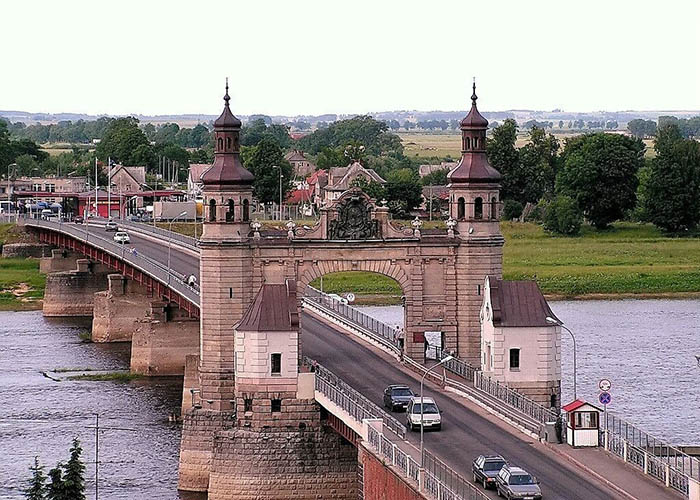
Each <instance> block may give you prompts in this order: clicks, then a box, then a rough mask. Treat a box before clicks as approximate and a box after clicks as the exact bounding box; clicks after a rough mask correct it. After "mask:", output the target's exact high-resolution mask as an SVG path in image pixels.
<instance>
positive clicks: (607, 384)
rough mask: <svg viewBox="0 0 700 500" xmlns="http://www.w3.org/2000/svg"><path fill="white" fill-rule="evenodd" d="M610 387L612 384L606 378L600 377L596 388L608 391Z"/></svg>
mask: <svg viewBox="0 0 700 500" xmlns="http://www.w3.org/2000/svg"><path fill="white" fill-rule="evenodd" d="M611 387H612V384H611V383H610V381H609V380H608V379H607V378H604V379H601V380H600V382H598V389H600V390H601V391H603V392H608V391H609V390H610V388H611Z"/></svg>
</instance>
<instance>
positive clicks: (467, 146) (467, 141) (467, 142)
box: [464, 137, 469, 150]
mask: <svg viewBox="0 0 700 500" xmlns="http://www.w3.org/2000/svg"><path fill="white" fill-rule="evenodd" d="M464 149H465V150H466V149H469V137H465V138H464Z"/></svg>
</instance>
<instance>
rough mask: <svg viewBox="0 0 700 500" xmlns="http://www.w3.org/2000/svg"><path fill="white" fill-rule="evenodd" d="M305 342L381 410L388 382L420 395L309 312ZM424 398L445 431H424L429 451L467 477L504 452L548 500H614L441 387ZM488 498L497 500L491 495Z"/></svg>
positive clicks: (406, 379)
mask: <svg viewBox="0 0 700 500" xmlns="http://www.w3.org/2000/svg"><path fill="white" fill-rule="evenodd" d="M301 338H302V351H303V353H304V355H306V356H309V357H310V358H313V359H315V360H316V361H318V362H319V363H321V364H322V365H324V366H326V367H327V368H329V369H330V370H331V371H333V372H334V373H335V374H336V375H338V376H339V377H341V378H342V379H343V380H345V382H347V383H348V384H350V385H351V386H352V387H354V388H355V389H357V390H358V391H360V392H361V393H362V394H363V395H365V397H367V398H369V399H370V400H372V401H373V402H374V403H376V404H378V405H379V406H382V394H383V391H384V388H385V387H386V386H387V385H389V384H395V383H405V384H408V385H409V386H410V387H411V388H412V389H413V390H414V392H416V393H417V392H418V391H419V388H420V379H419V378H417V377H416V376H413V375H409V374H407V373H405V372H404V371H402V370H400V369H399V368H397V367H396V366H394V364H392V363H390V362H387V359H388V356H386V357H385V356H384V355H382V354H379V353H378V352H376V351H374V350H372V349H370V348H368V347H365V346H363V345H361V344H360V343H358V342H356V341H354V340H352V339H350V338H349V337H348V336H347V335H346V334H343V333H340V332H338V331H336V330H335V329H333V328H331V327H330V326H328V325H327V324H325V323H323V322H321V321H318V320H317V319H315V318H313V317H312V316H310V315H308V314H304V315H303V318H302V337H301ZM425 395H426V397H428V396H430V397H433V398H435V401H436V402H437V404H438V406H439V407H440V409H441V410H442V412H443V415H442V417H443V423H442V430H441V431H431V432H426V433H425V436H424V442H425V447H426V449H428V450H430V451H432V452H433V453H434V454H435V455H436V456H438V457H440V458H441V459H442V460H443V461H445V462H446V463H447V464H448V465H449V466H450V467H452V468H453V469H455V470H456V471H458V472H460V473H462V474H463V475H464V477H465V478H468V479H470V478H471V462H472V460H473V459H474V458H475V457H476V456H478V455H480V454H500V455H502V456H503V457H505V459H506V460H507V461H509V462H510V463H512V464H514V465H518V466H521V467H523V468H525V469H526V470H527V471H528V472H530V473H531V474H533V475H535V476H537V478H538V479H539V480H540V481H541V485H540V486H541V488H542V494H543V497H544V498H545V499H562V500H564V499H565V500H594V499H610V498H616V496H615V495H614V494H613V493H611V492H608V491H606V490H605V489H604V487H601V486H599V485H598V484H596V483H595V482H593V481H592V480H591V478H589V477H587V476H585V475H583V474H582V473H580V472H579V471H578V470H576V469H572V468H569V467H568V466H564V465H563V464H562V462H560V461H559V460H557V459H556V458H555V457H554V456H552V455H551V453H547V452H545V451H543V450H542V449H541V448H542V445H541V444H539V443H535V442H533V441H534V440H532V439H529V438H527V437H526V436H525V435H524V434H521V435H520V436H522V437H520V436H516V435H513V434H511V433H510V432H508V431H506V430H503V429H502V428H501V427H500V426H498V425H494V423H492V422H491V421H489V420H488V419H487V418H485V417H484V416H482V415H481V414H479V413H476V412H475V411H472V410H471V409H469V408H468V407H466V406H465V405H464V404H462V403H460V402H458V401H456V400H455V399H453V396H447V395H446V393H445V392H443V391H441V390H439V389H438V388H437V386H434V385H432V384H430V385H426V390H425ZM394 416H395V417H396V418H397V419H399V420H400V421H401V422H405V417H404V415H403V414H402V413H394ZM407 437H408V438H409V440H410V441H412V442H414V443H416V444H418V443H419V433H417V432H415V433H411V432H409V433H408V435H407ZM489 496H491V497H493V498H497V496H496V495H495V493H493V492H492V491H491V492H490V495H489Z"/></svg>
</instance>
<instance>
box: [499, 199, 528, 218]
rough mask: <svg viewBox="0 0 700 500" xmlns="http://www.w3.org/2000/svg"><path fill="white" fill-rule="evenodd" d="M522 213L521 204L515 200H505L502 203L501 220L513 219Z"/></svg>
mask: <svg viewBox="0 0 700 500" xmlns="http://www.w3.org/2000/svg"><path fill="white" fill-rule="evenodd" d="M522 213H523V204H522V203H520V202H519V201H516V200H506V201H505V202H504V203H503V213H502V214H501V218H502V219H503V220H513V219H517V218H519V217H520V215H521V214H522Z"/></svg>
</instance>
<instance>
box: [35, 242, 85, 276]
mask: <svg viewBox="0 0 700 500" xmlns="http://www.w3.org/2000/svg"><path fill="white" fill-rule="evenodd" d="M77 262H78V256H77V254H75V253H74V252H71V251H69V250H63V249H60V248H58V249H57V248H54V249H53V250H51V257H42V258H41V259H40V260H39V271H40V272H42V273H44V274H49V273H56V272H60V271H72V270H74V269H76V266H77V265H78V264H77Z"/></svg>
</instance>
